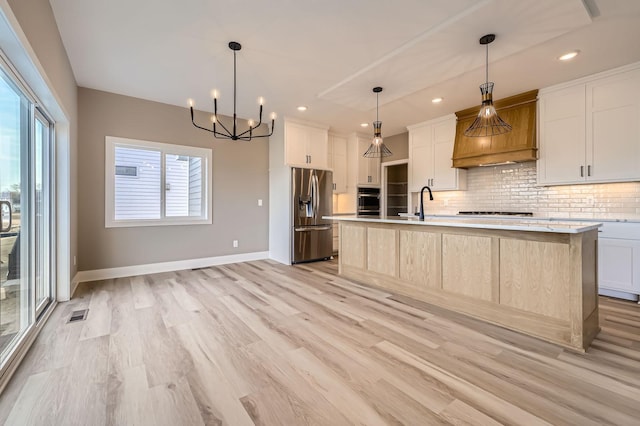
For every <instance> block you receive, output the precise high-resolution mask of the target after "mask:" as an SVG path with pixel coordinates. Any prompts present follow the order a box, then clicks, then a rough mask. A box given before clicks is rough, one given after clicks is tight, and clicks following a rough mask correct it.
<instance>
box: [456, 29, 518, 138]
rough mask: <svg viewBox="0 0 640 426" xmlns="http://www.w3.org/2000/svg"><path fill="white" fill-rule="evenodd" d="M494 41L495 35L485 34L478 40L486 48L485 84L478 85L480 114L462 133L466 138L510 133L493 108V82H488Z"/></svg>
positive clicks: (509, 127) (508, 126)
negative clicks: (490, 53) (480, 104)
mask: <svg viewBox="0 0 640 426" xmlns="http://www.w3.org/2000/svg"><path fill="white" fill-rule="evenodd" d="M495 39H496V36H495V34H487V35H485V36H482V37H481V38H480V44H481V45H484V46H486V48H487V54H486V67H485V83H484V84H481V85H480V93H481V94H482V106H481V107H480V112H479V113H478V116H477V117H476V119H475V120H474V122H473V123H472V124H471V126H469V128H468V129H467V130H465V131H464V135H465V136H468V137H484V136H494V135H501V134H503V133H507V132H510V131H511V126H510V125H509V124H507V123H506V122H505V121H504V120H503V119H502V118H500V116H499V115H498V113H497V112H496V107H494V106H493V82H490V81H489V44H490V43H491V42H492V41H494V40H495Z"/></svg>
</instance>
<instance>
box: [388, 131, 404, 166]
mask: <svg viewBox="0 0 640 426" xmlns="http://www.w3.org/2000/svg"><path fill="white" fill-rule="evenodd" d="M384 143H385V145H387V147H389V149H390V150H391V153H392V154H393V155H390V156H389V157H383V158H382V162H383V163H386V162H387V161H396V160H406V159H407V158H409V132H405V133H400V134H399V135H394V136H389V137H385V138H384Z"/></svg>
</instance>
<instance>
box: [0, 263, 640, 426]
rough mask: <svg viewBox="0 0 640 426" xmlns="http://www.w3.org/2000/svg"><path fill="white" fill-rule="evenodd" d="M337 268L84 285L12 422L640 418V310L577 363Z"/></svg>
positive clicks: (57, 322)
mask: <svg viewBox="0 0 640 426" xmlns="http://www.w3.org/2000/svg"><path fill="white" fill-rule="evenodd" d="M336 269H337V267H336V264H335V263H334V262H321V263H315V264H308V265H304V266H296V267H288V266H283V265H280V264H277V263H274V262H270V261H256V262H250V263H243V264H235V265H227V266H223V267H215V268H207V269H201V270H195V271H181V272H176V273H166V274H156V275H148V276H144V277H134V278H125V279H116V280H108V281H103V282H96V283H90V284H85V285H82V286H81V287H80V288H79V290H78V292H77V294H76V297H75V298H74V299H73V300H72V301H71V302H68V303H65V304H60V305H58V307H57V308H56V310H55V312H54V313H53V316H52V317H51V319H50V321H49V322H48V324H47V325H46V327H45V329H44V330H43V332H42V333H41V335H40V336H39V337H38V339H37V341H36V343H35V345H34V347H33V348H32V350H31V351H30V353H29V354H28V356H27V358H26V359H25V361H24V363H23V364H22V365H21V367H20V369H19V370H18V372H17V373H16V375H15V376H14V378H13V380H12V382H11V383H10V384H9V386H8V387H7V388H6V390H5V392H4V393H3V395H2V396H1V398H0V423H5V424H8V425H23V424H29V425H47V424H52V425H76V424H77V425H102V424H108V425H192V424H193V425H198V424H229V425H234V426H235V425H250V424H254V423H255V424H264V425H305V424H315V425H346V424H365V425H378V424H412V425H431V424H474V425H476V424H481V425H495V424H519V425H537V424H558V425H560V424H571V425H596V424H617V425H637V424H639V423H638V422H639V421H640V309H639V308H638V305H635V304H633V303H625V302H622V301H615V300H609V299H601V305H600V306H601V324H602V333H601V334H600V336H599V337H598V338H597V339H596V341H595V342H594V343H593V345H592V347H591V348H590V349H589V351H588V352H587V354H576V353H571V352H568V351H566V350H563V349H561V348H559V347H557V346H554V345H551V344H547V343H544V342H541V341H539V340H536V339H534V338H530V337H526V336H523V335H520V334H518V333H514V332H510V331H507V330H504V329H501V328H499V327H496V326H491V325H488V324H485V323H482V322H479V321H476V320H473V319H469V318H467V317H464V316H461V315H456V314H452V313H451V312H447V311H445V310H442V309H439V308H436V307H433V306H430V305H427V304H424V303H419V302H415V301H412V300H410V299H407V298H403V297H397V296H393V295H390V294H388V293H385V292H382V291H379V290H375V289H371V288H366V287H364V286H361V285H358V284H356V283H354V282H351V281H348V280H344V279H342V278H340V277H338V276H337V274H336ZM87 307H88V308H89V309H90V312H89V316H88V319H87V320H86V321H85V322H81V323H70V324H69V323H66V321H67V319H68V317H69V314H70V313H71V311H72V310H76V309H81V308H87Z"/></svg>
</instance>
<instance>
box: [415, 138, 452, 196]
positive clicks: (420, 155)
mask: <svg viewBox="0 0 640 426" xmlns="http://www.w3.org/2000/svg"><path fill="white" fill-rule="evenodd" d="M454 131H455V130H454ZM431 137H432V128H431V126H424V127H420V128H417V129H412V130H411V131H410V132H409V170H410V171H409V179H410V181H409V185H410V191H411V192H418V191H420V189H421V188H422V187H423V186H424V185H428V183H429V179H431V177H432V174H433V170H432V166H433V158H432V153H431V149H432V145H431Z"/></svg>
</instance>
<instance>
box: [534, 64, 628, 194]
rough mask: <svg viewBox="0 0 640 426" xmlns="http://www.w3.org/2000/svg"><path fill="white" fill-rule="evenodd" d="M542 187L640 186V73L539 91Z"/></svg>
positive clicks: (616, 73)
mask: <svg viewBox="0 0 640 426" xmlns="http://www.w3.org/2000/svg"><path fill="white" fill-rule="evenodd" d="M538 105H539V111H538V113H539V115H538V117H539V136H540V140H539V142H540V143H539V148H540V151H539V155H540V157H539V160H538V183H539V184H541V185H554V184H573V183H597V182H623V181H634V180H640V67H639V65H638V64H636V65H635V66H631V67H623V68H622V69H618V70H613V71H609V72H606V73H602V74H598V75H596V76H591V77H587V78H584V79H581V80H578V81H576V82H573V83H568V84H563V85H561V86H555V87H550V88H548V89H544V90H541V91H540V101H539V102H538Z"/></svg>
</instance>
